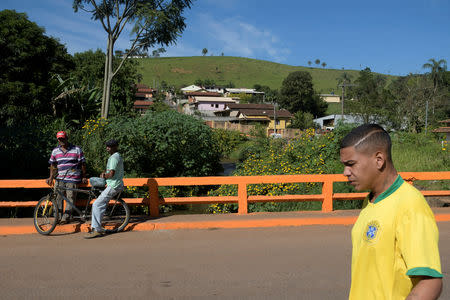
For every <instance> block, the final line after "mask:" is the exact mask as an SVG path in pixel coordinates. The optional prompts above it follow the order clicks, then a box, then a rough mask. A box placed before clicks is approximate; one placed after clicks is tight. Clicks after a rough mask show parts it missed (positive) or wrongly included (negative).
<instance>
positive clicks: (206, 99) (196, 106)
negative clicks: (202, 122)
mask: <svg viewBox="0 0 450 300" xmlns="http://www.w3.org/2000/svg"><path fill="white" fill-rule="evenodd" d="M230 103H236V100H234V99H232V98H229V97H218V96H217V95H214V96H192V95H191V96H190V98H188V102H187V103H185V104H184V105H183V113H185V114H187V115H201V116H215V115H214V112H216V111H221V110H224V109H225V107H226V105H227V104H230Z"/></svg>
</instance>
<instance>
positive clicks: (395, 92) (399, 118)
mask: <svg viewBox="0 0 450 300" xmlns="http://www.w3.org/2000/svg"><path fill="white" fill-rule="evenodd" d="M389 91H390V93H391V94H392V96H393V102H392V105H391V107H390V108H388V109H387V110H386V113H387V116H388V118H389V120H390V121H392V122H394V124H395V123H396V124H398V125H397V127H398V128H395V126H394V128H395V129H400V128H402V129H406V130H408V131H410V132H420V131H421V130H422V129H423V127H424V125H425V118H426V116H425V110H426V101H428V99H429V97H430V96H431V94H432V91H433V83H432V81H431V79H430V78H429V77H426V76H420V75H413V74H409V75H408V76H405V77H399V78H397V79H396V80H394V81H393V82H392V83H391V84H390V86H389ZM387 103H389V102H387Z"/></svg>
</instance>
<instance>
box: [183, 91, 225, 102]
mask: <svg viewBox="0 0 450 300" xmlns="http://www.w3.org/2000/svg"><path fill="white" fill-rule="evenodd" d="M185 96H187V99H188V103H193V102H195V99H196V97H223V94H221V93H217V92H208V91H205V90H201V91H197V92H186V93H185Z"/></svg>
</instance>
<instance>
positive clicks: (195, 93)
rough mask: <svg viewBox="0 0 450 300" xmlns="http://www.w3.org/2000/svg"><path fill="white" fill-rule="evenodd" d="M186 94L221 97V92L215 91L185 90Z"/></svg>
mask: <svg viewBox="0 0 450 300" xmlns="http://www.w3.org/2000/svg"><path fill="white" fill-rule="evenodd" d="M186 95H188V96H210V97H222V96H223V94H221V93H217V92H186Z"/></svg>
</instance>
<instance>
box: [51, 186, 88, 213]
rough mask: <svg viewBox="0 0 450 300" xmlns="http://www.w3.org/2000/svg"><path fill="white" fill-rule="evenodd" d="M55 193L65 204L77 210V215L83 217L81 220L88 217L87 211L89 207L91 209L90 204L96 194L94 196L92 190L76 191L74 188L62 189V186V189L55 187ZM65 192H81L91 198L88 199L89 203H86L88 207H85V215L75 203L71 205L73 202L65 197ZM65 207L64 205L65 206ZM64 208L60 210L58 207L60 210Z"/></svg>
mask: <svg viewBox="0 0 450 300" xmlns="http://www.w3.org/2000/svg"><path fill="white" fill-rule="evenodd" d="M53 191H54V192H55V193H56V194H57V195H59V196H60V197H61V198H62V199H63V200H64V201H65V202H66V204H68V205H69V206H70V207H71V208H72V209H73V210H75V211H76V212H77V214H78V215H79V216H80V217H81V218H86V216H87V210H88V207H89V204H90V203H91V200H92V198H94V197H95V194H94V192H93V191H92V190H88V191H87V190H82V189H74V188H66V187H62V186H60V187H56V186H55V187H54V188H53ZM63 191H75V192H80V193H83V194H87V195H89V197H88V200H87V203H86V207H85V209H84V213H83V211H81V210H79V209H78V208H77V207H76V206H75V203H73V204H72V203H71V201H70V200H69V199H68V198H67V197H66V196H65V195H64V193H63ZM63 206H64V205H63ZM62 208H63V207H61V208H59V207H58V209H62Z"/></svg>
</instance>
